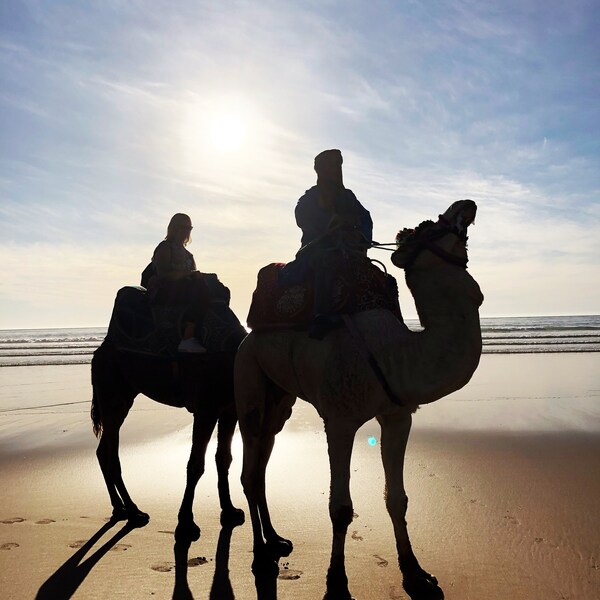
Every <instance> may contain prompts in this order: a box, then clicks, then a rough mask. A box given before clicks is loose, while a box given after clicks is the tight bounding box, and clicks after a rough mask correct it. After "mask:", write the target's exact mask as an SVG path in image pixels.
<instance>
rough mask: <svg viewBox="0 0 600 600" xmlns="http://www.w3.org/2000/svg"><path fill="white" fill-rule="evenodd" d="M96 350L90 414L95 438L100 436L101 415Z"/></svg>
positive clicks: (93, 361)
mask: <svg viewBox="0 0 600 600" xmlns="http://www.w3.org/2000/svg"><path fill="white" fill-rule="evenodd" d="M97 352H98V350H96V352H94V356H93V357H92V407H91V409H90V416H91V418H92V431H93V432H94V435H95V436H96V437H97V438H100V437H102V415H101V412H100V402H99V401H98V390H97V387H98V385H97V383H98V355H97Z"/></svg>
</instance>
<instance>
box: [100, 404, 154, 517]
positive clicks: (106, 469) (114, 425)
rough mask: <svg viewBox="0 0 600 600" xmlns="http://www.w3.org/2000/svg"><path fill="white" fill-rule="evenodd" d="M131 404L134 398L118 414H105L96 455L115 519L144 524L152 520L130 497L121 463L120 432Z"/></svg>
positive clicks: (114, 412)
mask: <svg viewBox="0 0 600 600" xmlns="http://www.w3.org/2000/svg"><path fill="white" fill-rule="evenodd" d="M132 404H133V399H131V401H130V402H128V403H126V404H122V405H121V406H120V408H119V409H118V411H113V413H112V414H110V415H106V414H104V413H105V412H106V411H103V431H102V437H101V438H100V442H99V444H98V449H97V450H96V456H97V457H98V462H99V464H100V469H101V471H102V475H103V476H104V481H105V482H106V487H107V489H108V494H109V496H110V501H111V504H112V507H113V514H112V518H113V519H115V520H119V521H120V520H125V519H128V520H129V521H131V522H132V523H134V524H135V525H145V524H146V523H148V521H149V520H150V517H149V516H148V515H147V514H146V513H144V512H142V511H141V510H140V509H139V508H138V507H137V506H136V504H135V503H134V502H133V500H132V499H131V497H130V496H129V492H128V491H127V488H126V487H125V483H124V482H123V477H122V474H121V461H120V460H119V430H120V429H121V425H122V424H123V421H124V420H125V417H126V416H127V414H128V412H129V408H130V407H131V405H132Z"/></svg>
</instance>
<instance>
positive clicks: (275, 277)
mask: <svg viewBox="0 0 600 600" xmlns="http://www.w3.org/2000/svg"><path fill="white" fill-rule="evenodd" d="M284 267H285V263H271V264H270V265H267V266H266V267H263V268H262V269H261V270H260V271H259V272H258V280H257V285H256V290H255V291H254V294H253V295H252V304H251V305H250V311H249V313H248V327H250V328H251V329H252V330H253V331H270V330H273V329H298V330H302V329H307V328H308V326H309V324H310V322H311V321H312V319H313V316H314V314H313V302H314V283H313V279H314V276H313V273H312V271H310V270H309V271H307V274H306V277H305V278H304V281H303V282H301V283H292V284H287V283H282V282H281V281H280V274H281V272H282V270H283V268H284ZM334 271H335V280H334V283H333V286H332V289H333V308H334V311H335V313H337V314H344V313H345V314H353V313H356V312H362V311H365V310H371V309H373V308H385V309H387V310H390V311H392V312H393V313H394V315H396V316H397V317H398V318H399V319H402V315H401V312H400V305H399V302H398V284H397V282H396V280H395V279H394V278H393V277H392V276H391V275H388V274H387V273H384V272H383V271H382V270H381V269H379V268H378V267H377V266H375V265H374V264H373V263H372V262H371V261H370V260H369V259H367V258H362V257H352V258H340V260H339V263H338V264H337V265H336V266H335V269H334Z"/></svg>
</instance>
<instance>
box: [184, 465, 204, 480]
mask: <svg viewBox="0 0 600 600" xmlns="http://www.w3.org/2000/svg"><path fill="white" fill-rule="evenodd" d="M202 475H204V461H203V460H190V461H189V462H188V464H187V476H188V479H195V480H196V481H197V480H198V479H200V477H202Z"/></svg>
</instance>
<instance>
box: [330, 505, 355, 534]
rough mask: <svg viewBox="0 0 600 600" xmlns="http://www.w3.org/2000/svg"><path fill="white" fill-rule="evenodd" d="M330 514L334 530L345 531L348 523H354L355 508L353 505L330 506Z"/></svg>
mask: <svg viewBox="0 0 600 600" xmlns="http://www.w3.org/2000/svg"><path fill="white" fill-rule="evenodd" d="M329 516H330V517H331V524H332V525H333V531H334V532H345V531H347V529H348V525H350V523H352V519H353V517H354V510H353V508H352V506H336V507H333V506H330V507H329Z"/></svg>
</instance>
